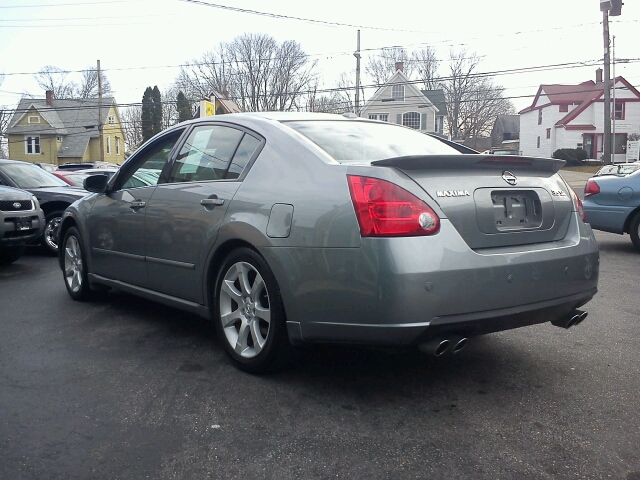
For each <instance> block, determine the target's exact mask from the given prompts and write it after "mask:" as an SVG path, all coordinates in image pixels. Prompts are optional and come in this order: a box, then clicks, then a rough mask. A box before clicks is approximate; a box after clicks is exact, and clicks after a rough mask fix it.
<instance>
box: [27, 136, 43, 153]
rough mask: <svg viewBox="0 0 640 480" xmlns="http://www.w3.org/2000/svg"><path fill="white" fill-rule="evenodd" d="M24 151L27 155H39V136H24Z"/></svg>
mask: <svg viewBox="0 0 640 480" xmlns="http://www.w3.org/2000/svg"><path fill="white" fill-rule="evenodd" d="M24 153H26V154H27V155H39V154H40V137H24Z"/></svg>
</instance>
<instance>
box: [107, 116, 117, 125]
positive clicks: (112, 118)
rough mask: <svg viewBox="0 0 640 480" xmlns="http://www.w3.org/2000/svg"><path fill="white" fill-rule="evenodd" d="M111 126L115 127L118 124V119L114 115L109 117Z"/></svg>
mask: <svg viewBox="0 0 640 480" xmlns="http://www.w3.org/2000/svg"><path fill="white" fill-rule="evenodd" d="M107 121H108V123H109V125H114V124H115V123H116V117H114V116H113V115H109V119H108V120H107Z"/></svg>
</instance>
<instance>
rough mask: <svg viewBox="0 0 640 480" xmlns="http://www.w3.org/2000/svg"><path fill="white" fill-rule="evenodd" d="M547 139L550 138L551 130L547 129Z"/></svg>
mask: <svg viewBox="0 0 640 480" xmlns="http://www.w3.org/2000/svg"><path fill="white" fill-rule="evenodd" d="M547 138H551V129H550V128H547Z"/></svg>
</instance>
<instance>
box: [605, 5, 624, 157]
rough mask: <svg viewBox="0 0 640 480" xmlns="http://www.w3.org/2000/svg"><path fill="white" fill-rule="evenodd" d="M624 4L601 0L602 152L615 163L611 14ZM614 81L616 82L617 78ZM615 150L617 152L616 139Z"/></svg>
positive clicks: (617, 13) (618, 10)
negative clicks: (611, 73) (602, 66)
mask: <svg viewBox="0 0 640 480" xmlns="http://www.w3.org/2000/svg"><path fill="white" fill-rule="evenodd" d="M622 5H624V3H622V0H600V10H601V11H602V36H603V37H604V85H603V88H604V150H603V152H602V153H603V159H602V160H603V162H604V163H608V164H609V163H613V160H614V157H613V156H611V78H610V77H611V75H610V73H609V64H610V63H611V59H610V53H609V48H610V45H611V42H610V41H609V15H611V16H612V17H617V16H619V15H621V13H622ZM614 68H615V67H614ZM613 81H614V83H615V78H614V79H613ZM613 87H615V85H613ZM614 102H615V93H614ZM614 108H615V103H614ZM614 128H615V127H614ZM614 134H615V131H614ZM613 152H614V154H615V139H614V151H613Z"/></svg>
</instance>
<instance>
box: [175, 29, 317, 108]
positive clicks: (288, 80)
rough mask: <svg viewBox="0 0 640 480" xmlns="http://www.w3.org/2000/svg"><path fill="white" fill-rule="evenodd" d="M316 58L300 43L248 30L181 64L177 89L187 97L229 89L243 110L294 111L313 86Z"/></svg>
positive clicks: (230, 94) (231, 95) (200, 96)
mask: <svg viewBox="0 0 640 480" xmlns="http://www.w3.org/2000/svg"><path fill="white" fill-rule="evenodd" d="M315 79H316V62H312V61H309V59H308V57H307V55H306V54H305V53H304V51H303V50H302V48H301V47H300V44H299V43H298V42H296V41H293V40H288V41H285V42H283V43H282V44H278V42H277V41H276V40H275V39H274V38H273V37H270V36H269V35H265V34H253V33H246V34H243V35H240V36H238V37H236V38H234V39H233V40H232V41H231V42H229V43H221V44H220V45H219V46H218V47H217V48H216V49H215V50H213V51H210V52H207V53H206V54H205V55H204V56H203V57H202V59H200V60H197V61H193V62H191V63H190V64H187V65H186V66H185V67H183V68H182V70H181V72H180V75H179V76H178V78H177V79H176V82H175V83H176V85H177V87H178V88H179V89H180V90H182V91H183V92H184V93H185V95H186V96H187V98H191V99H196V98H202V97H203V96H205V97H206V96H208V95H209V93H211V91H213V90H217V91H219V92H221V93H224V92H228V93H229V97H230V98H231V99H233V100H235V102H236V103H237V104H238V106H239V107H240V108H241V109H242V110H245V111H265V110H296V109H300V108H303V104H304V96H305V95H306V94H307V93H308V91H309V90H310V88H311V87H312V86H313V85H314V80H315Z"/></svg>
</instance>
